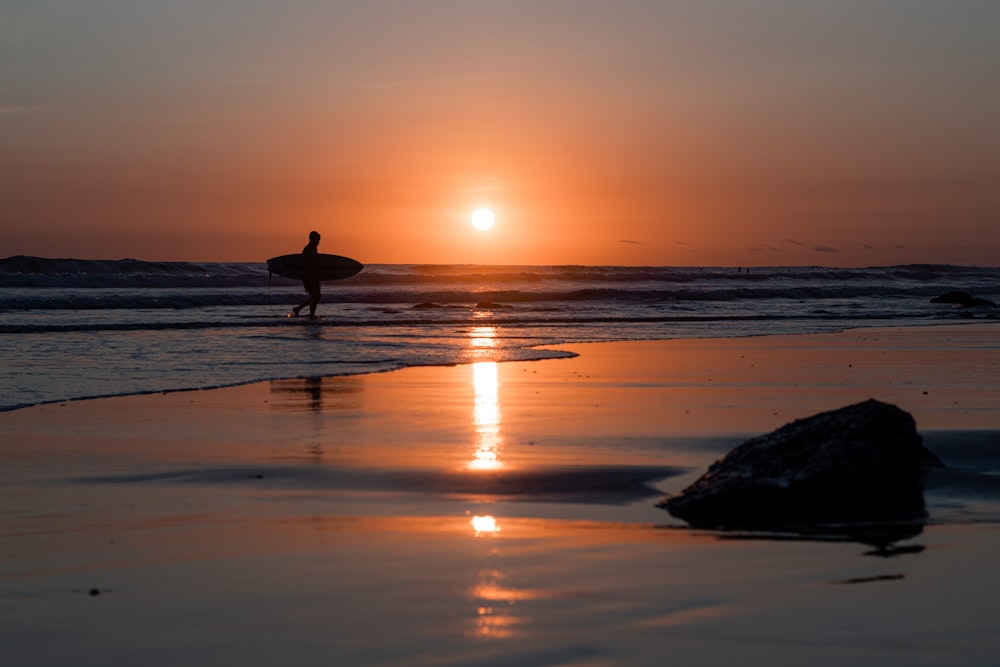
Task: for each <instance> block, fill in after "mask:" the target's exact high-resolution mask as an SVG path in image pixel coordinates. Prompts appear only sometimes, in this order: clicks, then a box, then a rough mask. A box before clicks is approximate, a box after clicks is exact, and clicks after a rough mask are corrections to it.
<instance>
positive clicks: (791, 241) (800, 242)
mask: <svg viewBox="0 0 1000 667" xmlns="http://www.w3.org/2000/svg"><path fill="white" fill-rule="evenodd" d="M785 243H790V244H792V245H805V244H804V243H803V242H802V241H796V240H795V239H785Z"/></svg>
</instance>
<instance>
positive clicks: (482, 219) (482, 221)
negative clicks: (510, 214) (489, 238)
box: [472, 208, 497, 230]
mask: <svg viewBox="0 0 1000 667" xmlns="http://www.w3.org/2000/svg"><path fill="white" fill-rule="evenodd" d="M496 221H497V217H496V216H495V215H493V211H491V210H490V209H488V208H480V209H476V210H475V211H474V212H473V214H472V226H473V227H475V228H476V229H482V230H487V229H489V228H490V227H492V226H493V223H495V222H496Z"/></svg>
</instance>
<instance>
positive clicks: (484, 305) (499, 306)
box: [476, 301, 514, 310]
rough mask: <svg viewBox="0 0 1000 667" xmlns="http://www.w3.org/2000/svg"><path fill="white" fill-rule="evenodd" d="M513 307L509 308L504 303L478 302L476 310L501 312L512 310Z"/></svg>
mask: <svg viewBox="0 0 1000 667" xmlns="http://www.w3.org/2000/svg"><path fill="white" fill-rule="evenodd" d="M513 307H514V306H509V305H507V304H504V303H496V302H495V301H480V302H479V303H477V304H476V308H478V309H479V310H503V309H504V308H513Z"/></svg>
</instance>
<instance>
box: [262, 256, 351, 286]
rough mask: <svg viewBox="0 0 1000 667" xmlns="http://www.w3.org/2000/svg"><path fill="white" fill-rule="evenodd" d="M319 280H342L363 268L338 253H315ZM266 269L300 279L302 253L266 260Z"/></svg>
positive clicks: (286, 276)
mask: <svg viewBox="0 0 1000 667" xmlns="http://www.w3.org/2000/svg"><path fill="white" fill-rule="evenodd" d="M317 263H318V264H319V279H320V280H343V279H344V278H350V277H351V276H353V275H356V274H357V273H359V272H360V271H361V269H363V268H365V265H364V264H362V263H361V262H359V261H357V260H354V259H351V258H350V257H341V256H340V255H327V254H324V253H320V254H319V255H317ZM267 270H268V271H270V272H271V273H275V274H277V275H279V276H284V277H285V278H294V279H297V280H302V255H301V253H295V254H294V255H281V256H279V257H272V258H271V259H269V260H267Z"/></svg>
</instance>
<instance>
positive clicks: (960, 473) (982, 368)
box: [0, 323, 1000, 666]
mask: <svg viewBox="0 0 1000 667" xmlns="http://www.w3.org/2000/svg"><path fill="white" fill-rule="evenodd" d="M559 349H562V350H568V351H572V352H574V353H576V354H577V355H578V356H576V357H574V358H569V359H551V360H544V361H534V362H509V363H499V364H498V363H493V362H479V363H475V364H467V365H459V366H449V367H425V368H408V369H404V370H400V371H395V372H391V373H384V374H372V375H360V376H350V377H327V378H314V379H297V380H285V381H275V382H270V383H262V384H252V385H246V386H240V387H234V388H229V389H220V390H211V391H197V392H176V393H167V394H152V395H142V396H130V397H120V398H112V399H100V400H90V401H78V402H70V403H62V404H51V405H44V406H38V407H33V408H27V409H22V410H16V411H12V412H6V413H0V443H2V444H0V449H2V460H3V473H4V484H3V486H2V488H0V496H2V499H3V501H2V510H0V512H2V513H0V544H2V550H0V620H2V623H0V663H2V664H4V665H113V664H144V665H179V664H185V665H190V664H205V665H229V664H234V665H235V664H239V665H273V664H295V665H320V664H322V665H329V664H340V665H369V664H371V665H512V664H517V665H580V666H583V665H586V666H595V665H647V664H648V665H661V664H664V663H666V662H673V663H676V664H684V665H719V664H731V663H732V661H733V658H734V657H737V656H738V657H739V660H738V661H739V662H740V663H741V664H762V665H763V664H766V665H800V664H810V665H843V664H852V665H907V666H913V665H993V664H997V662H998V660H1000V620H998V619H1000V603H998V602H997V601H996V598H995V595H994V593H993V591H994V589H995V588H996V584H997V583H998V581H1000V579H998V576H997V574H996V567H995V563H996V559H997V557H998V556H1000V485H998V484H996V483H994V480H996V479H997V477H996V473H997V472H998V471H1000V400H997V379H998V378H1000V327H998V325H996V324H994V323H990V324H969V325H959V326H936V327H912V328H893V329H860V330H852V331H847V332H843V333H837V334H816V335H795V336H770V337H757V338H740V339H721V338H720V339H698V340H669V341H642V342H614V343H586V344H572V345H562V346H559ZM868 398H877V399H879V400H882V401H885V402H889V403H894V404H896V405H898V406H899V407H901V408H902V409H904V410H907V411H908V412H910V413H911V414H912V415H913V416H914V418H915V419H916V422H917V427H918V429H919V430H920V431H921V433H922V434H923V435H924V437H925V442H926V444H927V445H928V447H929V448H930V449H931V450H933V451H935V452H936V453H938V454H939V455H940V456H941V458H942V459H943V460H944V461H945V463H946V464H948V465H949V466H951V469H952V470H951V471H950V472H949V473H947V474H945V475H943V476H940V477H937V478H934V479H929V480H928V490H927V502H928V507H929V512H930V518H929V521H928V523H927V525H926V526H925V527H924V529H923V531H922V532H921V533H920V534H919V535H917V536H916V537H914V538H912V539H910V540H906V541H904V542H902V543H900V544H899V545H898V546H899V547H901V548H900V549H898V550H897V551H895V552H893V554H892V555H891V556H888V555H887V554H884V553H882V554H880V553H877V552H874V551H873V550H872V548H871V547H870V546H869V545H865V544H861V543H858V542H852V541H849V540H830V541H810V540H803V539H795V538H794V536H779V535H748V534H729V533H719V532H712V531H697V530H692V529H689V528H687V527H686V526H685V524H684V523H683V522H680V521H678V520H676V519H674V518H673V517H671V516H670V515H669V514H667V513H666V512H665V511H663V510H662V509H660V508H658V507H657V506H656V503H657V502H658V501H659V500H660V499H662V498H663V496H664V495H665V494H667V493H674V492H677V491H679V490H680V489H681V488H683V486H684V485H685V484H687V483H688V482H689V481H691V480H692V479H693V478H695V477H697V476H698V475H700V474H701V472H703V471H704V469H705V467H707V465H709V464H710V463H711V462H712V461H713V460H715V459H717V458H719V457H721V456H722V455H723V454H724V453H725V452H726V451H728V450H729V449H731V448H732V447H733V446H735V445H737V444H739V443H740V442H742V441H743V440H744V439H745V438H747V437H750V436H753V435H758V434H761V433H765V432H768V431H770V430H773V429H775V428H777V427H779V426H781V425H783V424H785V423H787V422H789V421H791V420H793V419H797V418H800V417H806V416H810V415H812V414H815V413H817V412H820V411H824V410H829V409H832V408H837V407H841V406H843V405H847V404H850V403H854V402H858V401H863V400H866V399H868Z"/></svg>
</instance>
